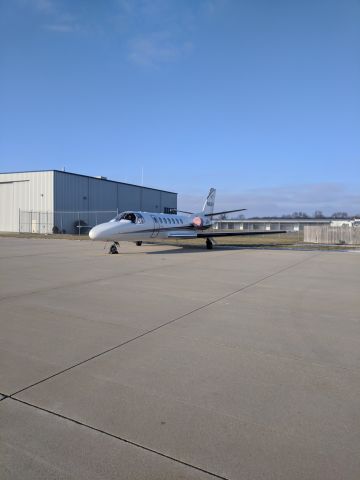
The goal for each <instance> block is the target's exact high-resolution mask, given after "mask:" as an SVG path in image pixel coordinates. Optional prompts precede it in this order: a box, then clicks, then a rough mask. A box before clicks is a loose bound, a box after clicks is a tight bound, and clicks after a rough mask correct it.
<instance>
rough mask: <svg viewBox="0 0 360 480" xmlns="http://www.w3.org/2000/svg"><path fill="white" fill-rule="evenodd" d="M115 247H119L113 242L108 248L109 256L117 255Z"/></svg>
mask: <svg viewBox="0 0 360 480" xmlns="http://www.w3.org/2000/svg"><path fill="white" fill-rule="evenodd" d="M117 247H119V242H114V243H113V244H112V245H111V247H110V250H109V253H110V254H111V255H116V254H117V253H119V252H118V249H117Z"/></svg>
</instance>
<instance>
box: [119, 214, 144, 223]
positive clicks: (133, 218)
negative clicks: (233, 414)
mask: <svg viewBox="0 0 360 480" xmlns="http://www.w3.org/2000/svg"><path fill="white" fill-rule="evenodd" d="M114 220H115V222H120V220H129V221H130V222H132V223H144V217H143V216H142V215H141V213H138V212H122V213H119V215H117V216H116V217H115V219H114Z"/></svg>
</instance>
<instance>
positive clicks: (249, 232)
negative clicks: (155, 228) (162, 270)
mask: <svg viewBox="0 0 360 480" xmlns="http://www.w3.org/2000/svg"><path fill="white" fill-rule="evenodd" d="M279 233H287V231H286V230H270V231H269V230H244V231H241V232H239V231H237V232H224V231H220V232H214V231H211V232H209V231H207V232H204V231H202V232H196V231H194V232H189V233H187V232H179V233H176V232H171V233H169V234H168V238H182V239H184V240H185V239H187V238H188V239H191V238H215V237H237V236H240V235H242V236H248V235H274V234H279Z"/></svg>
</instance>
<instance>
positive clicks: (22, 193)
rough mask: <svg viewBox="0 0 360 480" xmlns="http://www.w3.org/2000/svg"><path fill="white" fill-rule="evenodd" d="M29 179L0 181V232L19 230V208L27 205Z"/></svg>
mask: <svg viewBox="0 0 360 480" xmlns="http://www.w3.org/2000/svg"><path fill="white" fill-rule="evenodd" d="M28 197H29V181H28V180H21V181H15V182H0V232H17V231H18V230H19V208H22V209H24V208H25V207H26V206H27V205H28V202H29V200H28Z"/></svg>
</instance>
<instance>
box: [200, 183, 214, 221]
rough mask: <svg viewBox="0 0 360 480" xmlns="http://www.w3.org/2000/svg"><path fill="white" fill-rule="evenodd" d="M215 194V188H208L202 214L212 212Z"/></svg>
mask: <svg viewBox="0 0 360 480" xmlns="http://www.w3.org/2000/svg"><path fill="white" fill-rule="evenodd" d="M215 195H216V190H215V188H210V192H209V194H208V196H207V198H206V201H205V203H204V206H203V209H202V212H201V213H202V214H203V215H206V214H209V213H213V211H214V205H215Z"/></svg>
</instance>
